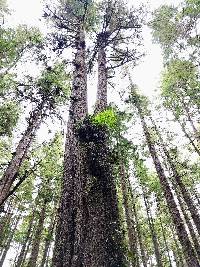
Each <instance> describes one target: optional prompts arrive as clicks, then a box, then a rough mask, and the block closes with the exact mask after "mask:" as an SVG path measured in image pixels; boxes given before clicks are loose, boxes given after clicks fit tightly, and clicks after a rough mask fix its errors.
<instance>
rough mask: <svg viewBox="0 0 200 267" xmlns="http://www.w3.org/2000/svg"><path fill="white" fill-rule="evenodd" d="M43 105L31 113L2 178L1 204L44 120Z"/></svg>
mask: <svg viewBox="0 0 200 267" xmlns="http://www.w3.org/2000/svg"><path fill="white" fill-rule="evenodd" d="M42 113H43V105H41V106H39V107H37V108H36V109H35V110H34V111H33V112H32V113H31V115H30V118H29V122H28V127H27V129H26V131H25V132H24V134H23V135H22V138H21V140H20V141H19V144H18V146H17V148H16V151H15V152H14V153H13V157H12V159H11V161H10V163H9V165H8V167H7V169H6V170H5V172H4V174H3V177H2V178H1V180H0V206H1V205H2V204H3V203H4V200H5V199H6V197H7V195H8V194H9V191H10V188H11V186H12V185H13V183H14V181H15V180H16V178H17V175H18V172H19V169H20V167H21V165H22V163H23V161H24V160H25V158H26V155H27V152H28V149H29V148H30V145H31V142H32V141H33V138H34V136H35V133H36V131H37V129H38V128H39V126H40V124H41V121H42Z"/></svg>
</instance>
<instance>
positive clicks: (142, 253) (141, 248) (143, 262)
mask: <svg viewBox="0 0 200 267" xmlns="http://www.w3.org/2000/svg"><path fill="white" fill-rule="evenodd" d="M131 195H132V194H131ZM132 204H133V212H134V216H135V222H136V230H137V236H138V241H139V245H140V251H141V258H142V264H143V266H144V267H147V256H146V253H145V249H144V244H143V240H142V236H141V229H140V223H139V220H138V214H137V210H136V206H135V202H134V198H133V195H132Z"/></svg>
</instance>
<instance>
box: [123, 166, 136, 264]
mask: <svg viewBox="0 0 200 267" xmlns="http://www.w3.org/2000/svg"><path fill="white" fill-rule="evenodd" d="M120 177H121V190H122V195H123V204H124V209H125V217H126V223H127V231H128V241H129V249H130V251H131V254H132V260H131V264H132V267H138V266H139V259H138V250H137V235H136V229H135V225H134V222H133V217H132V216H131V209H130V206H129V201H128V190H127V179H128V178H127V177H126V173H125V167H124V164H123V163H121V164H120Z"/></svg>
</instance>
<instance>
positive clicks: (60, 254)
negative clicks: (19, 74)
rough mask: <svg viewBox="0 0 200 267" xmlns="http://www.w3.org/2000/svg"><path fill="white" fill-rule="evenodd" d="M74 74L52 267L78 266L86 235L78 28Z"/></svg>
mask: <svg viewBox="0 0 200 267" xmlns="http://www.w3.org/2000/svg"><path fill="white" fill-rule="evenodd" d="M75 48H76V54H75V58H74V74H73V84H72V96H71V104H70V109H69V120H68V127H67V135H66V145H65V158H64V177H63V183H62V193H61V199H60V207H59V211H58V223H57V227H56V238H55V247H54V253H53V266H55V267H62V266H64V267H67V266H69V267H72V266H76V267H79V266H81V264H82V263H81V261H82V260H81V258H82V250H83V238H84V236H83V234H84V231H85V221H84V220H85V219H84V216H85V211H84V209H85V208H84V184H85V183H86V180H87V174H86V170H85V167H84V163H85V162H84V161H85V153H84V150H83V148H82V147H81V144H80V141H79V139H78V137H77V133H76V126H77V123H79V122H80V121H81V120H83V119H84V118H85V116H86V114H87V73H86V69H87V68H86V60H85V57H86V51H85V33H84V29H83V27H82V25H79V28H78V30H77V34H76V41H75Z"/></svg>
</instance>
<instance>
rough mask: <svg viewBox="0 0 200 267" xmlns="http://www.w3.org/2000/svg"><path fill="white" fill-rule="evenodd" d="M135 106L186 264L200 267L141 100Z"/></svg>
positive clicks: (191, 266) (190, 266)
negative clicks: (154, 142) (146, 120)
mask: <svg viewBox="0 0 200 267" xmlns="http://www.w3.org/2000/svg"><path fill="white" fill-rule="evenodd" d="M134 94H135V92H134ZM136 97H137V98H138V96H136ZM135 105H136V107H137V110H138V113H139V116H140V119H141V124H142V127H143V131H144V135H145V137H146V141H147V145H148V148H149V152H150V155H151V157H152V160H153V163H154V166H155V169H156V172H157V174H158V177H159V179H160V183H161V186H162V189H163V192H164V196H165V199H166V201H167V205H168V208H169V211H170V213H171V216H172V220H173V223H174V225H175V227H176V232H177V235H178V238H179V240H180V243H181V246H182V248H183V252H184V256H185V259H186V262H187V264H188V266H189V267H196V266H199V262H198V259H197V258H196V255H195V251H194V249H193V247H192V244H191V242H190V239H189V237H188V234H187V231H186V229H185V226H184V222H183V220H182V218H181V216H180V212H179V210H178V207H177V205H176V202H175V200H174V196H173V193H172V191H171V188H170V185H169V182H168V180H167V177H166V175H165V172H164V169H163V167H162V165H161V162H160V160H159V157H158V154H157V152H156V148H155V145H154V144H153V142H152V140H151V135H150V133H149V131H148V127H147V125H146V122H145V119H144V115H143V112H142V109H141V107H140V100H139V99H137V100H136V101H135Z"/></svg>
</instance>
